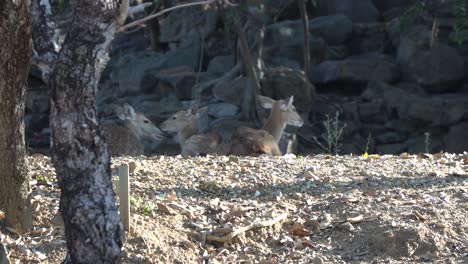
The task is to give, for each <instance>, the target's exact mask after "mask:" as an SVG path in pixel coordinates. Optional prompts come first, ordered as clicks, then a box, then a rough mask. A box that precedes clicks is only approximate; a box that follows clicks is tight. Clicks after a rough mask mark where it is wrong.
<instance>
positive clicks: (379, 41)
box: [349, 22, 391, 53]
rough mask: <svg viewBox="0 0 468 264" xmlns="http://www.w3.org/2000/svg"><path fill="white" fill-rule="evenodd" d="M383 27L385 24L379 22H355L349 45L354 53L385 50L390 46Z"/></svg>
mask: <svg viewBox="0 0 468 264" xmlns="http://www.w3.org/2000/svg"><path fill="white" fill-rule="evenodd" d="M385 29H386V24H385V23H381V22H374V23H355V24H353V37H352V38H351V41H350V43H349V46H350V47H351V49H352V50H353V52H356V53H364V52H385V51H387V50H389V49H390V47H391V44H389V41H388V36H387V33H386V32H385Z"/></svg>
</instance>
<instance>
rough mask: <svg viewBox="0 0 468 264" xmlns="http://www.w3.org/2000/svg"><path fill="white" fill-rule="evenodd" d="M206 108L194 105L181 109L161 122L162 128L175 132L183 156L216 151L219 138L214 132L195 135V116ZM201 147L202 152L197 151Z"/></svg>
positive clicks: (196, 130) (196, 131) (197, 116)
mask: <svg viewBox="0 0 468 264" xmlns="http://www.w3.org/2000/svg"><path fill="white" fill-rule="evenodd" d="M207 109H208V108H207V107H203V108H198V107H197V106H195V107H192V108H190V109H188V110H181V111H179V112H177V113H175V114H173V115H172V116H171V117H170V118H169V119H167V120H166V121H164V122H163V123H162V124H161V129H162V130H164V131H166V132H170V133H177V139H178V141H179V144H180V147H181V154H182V155H183V156H196V155H199V154H204V153H213V152H216V149H217V147H218V145H219V139H218V138H217V137H216V136H215V135H214V134H201V135H197V133H198V129H197V118H199V115H200V114H202V113H203V112H205V111H206V110H207ZM194 147H195V148H194ZM202 149H203V151H202V152H199V151H198V150H202Z"/></svg>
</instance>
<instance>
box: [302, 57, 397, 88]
mask: <svg viewBox="0 0 468 264" xmlns="http://www.w3.org/2000/svg"><path fill="white" fill-rule="evenodd" d="M399 75H400V72H399V68H398V65H397V64H396V63H395V62H394V61H393V59H392V58H391V57H389V56H387V55H383V54H377V53H367V54H362V55H358V56H352V57H349V58H348V59H345V60H341V61H324V62H322V63H320V64H319V65H317V66H316V67H314V68H313V69H312V70H311V72H310V74H309V76H310V79H311V80H312V83H318V84H325V83H332V82H367V81H371V80H380V81H384V82H394V81H396V80H397V79H398V78H399Z"/></svg>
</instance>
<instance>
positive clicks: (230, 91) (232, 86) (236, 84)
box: [213, 77, 248, 106]
mask: <svg viewBox="0 0 468 264" xmlns="http://www.w3.org/2000/svg"><path fill="white" fill-rule="evenodd" d="M247 81H248V79H247V78H246V77H240V78H237V79H234V80H229V81H226V82H223V83H220V84H218V85H217V86H215V87H213V95H214V97H215V99H218V100H220V101H223V102H227V103H231V104H234V105H237V106H240V105H241V102H242V96H239V95H242V94H244V92H245V89H246V87H247Z"/></svg>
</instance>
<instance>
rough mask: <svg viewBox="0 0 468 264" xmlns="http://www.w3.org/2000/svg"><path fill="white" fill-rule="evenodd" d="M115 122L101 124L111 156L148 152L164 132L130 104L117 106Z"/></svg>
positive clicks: (161, 137) (159, 140)
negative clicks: (116, 119)
mask: <svg viewBox="0 0 468 264" xmlns="http://www.w3.org/2000/svg"><path fill="white" fill-rule="evenodd" d="M116 110H117V111H116V112H117V117H118V121H117V122H106V123H104V124H103V130H104V136H105V138H106V141H107V145H108V147H109V150H110V153H111V155H112V156H120V155H142V154H148V153H149V152H150V151H151V148H154V147H156V146H157V145H158V144H159V143H160V142H161V141H162V139H163V138H164V137H165V133H164V132H163V131H161V130H160V129H159V128H158V127H157V126H156V125H154V124H153V123H152V122H151V121H150V120H149V119H148V118H147V117H146V116H145V115H144V114H142V113H139V112H135V110H134V109H133V107H132V106H130V105H128V104H124V106H123V107H118V108H117V109H116Z"/></svg>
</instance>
